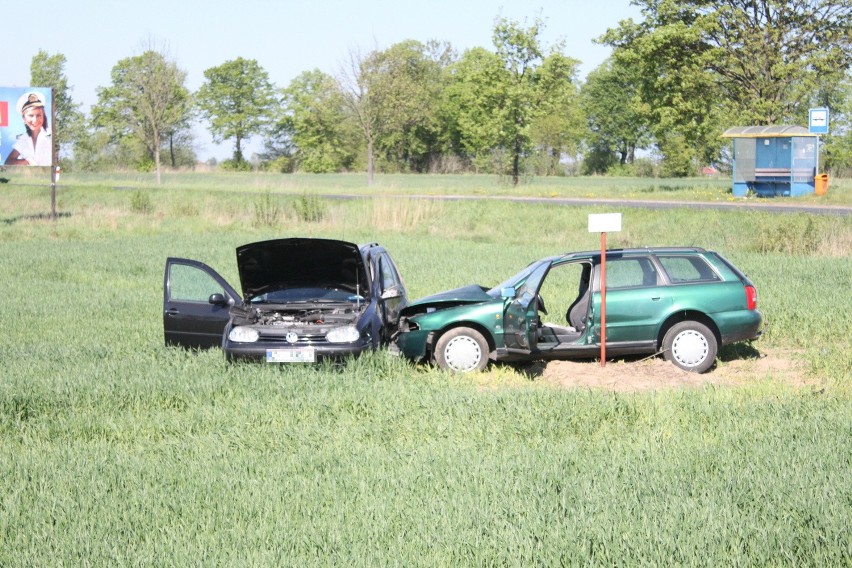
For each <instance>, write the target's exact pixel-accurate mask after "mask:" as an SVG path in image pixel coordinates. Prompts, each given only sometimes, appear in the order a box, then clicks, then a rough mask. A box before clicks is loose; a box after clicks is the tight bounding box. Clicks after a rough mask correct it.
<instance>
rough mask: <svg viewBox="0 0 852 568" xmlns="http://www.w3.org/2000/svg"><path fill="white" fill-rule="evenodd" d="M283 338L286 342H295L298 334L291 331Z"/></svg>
mask: <svg viewBox="0 0 852 568" xmlns="http://www.w3.org/2000/svg"><path fill="white" fill-rule="evenodd" d="M284 339H285V340H286V341H287V343H296V342H297V341H299V336H298V335H296V334H295V333H293V332H292V331H291V332H289V333H287V335H285V336H284Z"/></svg>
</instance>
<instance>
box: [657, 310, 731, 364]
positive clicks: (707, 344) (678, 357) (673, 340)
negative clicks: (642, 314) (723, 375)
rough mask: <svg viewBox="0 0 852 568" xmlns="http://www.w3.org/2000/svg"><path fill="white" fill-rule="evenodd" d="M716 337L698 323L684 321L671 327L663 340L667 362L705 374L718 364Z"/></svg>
mask: <svg viewBox="0 0 852 568" xmlns="http://www.w3.org/2000/svg"><path fill="white" fill-rule="evenodd" d="M717 348H718V346H717V344H716V336H715V335H713V332H712V331H710V329H709V328H708V327H707V326H706V325H704V324H701V323H698V322H697V321H682V322H680V323H677V324H675V325H673V326H672V327H671V329H669V330H668V331H667V332H666V336H665V337H664V338H663V352H664V353H665V357H666V359H667V360H669V361H671V362H672V363H674V364H675V365H676V366H678V367H680V368H681V369H683V370H684V371H692V372H694V373H703V372H704V371H706V370H707V369H709V368H710V367H712V366H713V363H715V362H716V350H717Z"/></svg>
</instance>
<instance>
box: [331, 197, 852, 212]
mask: <svg viewBox="0 0 852 568" xmlns="http://www.w3.org/2000/svg"><path fill="white" fill-rule="evenodd" d="M324 197H328V198H332V199H360V198H364V197H384V198H390V197H396V198H405V199H436V200H444V201H463V200H476V199H491V200H503V201H519V202H522V203H548V204H551V205H564V206H570V207H577V206H588V205H601V206H606V207H637V208H644V209H728V210H739V211H742V210H751V211H767V212H770V213H810V214H812V215H839V216H847V215H850V214H852V207H846V206H842V205H803V204H798V203H780V202H778V201H776V199H783V198H776V199H760V200H755V201H730V202H723V201H720V202H693V201H689V202H686V201H643V200H633V199H581V198H572V197H513V196H511V195H489V196H486V195H398V194H388V195H375V194H371V195H354V194H326V195H325V196H324Z"/></svg>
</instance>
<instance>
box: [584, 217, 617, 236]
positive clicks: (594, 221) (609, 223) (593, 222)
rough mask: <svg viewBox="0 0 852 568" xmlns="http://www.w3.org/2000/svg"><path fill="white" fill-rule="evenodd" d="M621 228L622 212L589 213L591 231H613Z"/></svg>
mask: <svg viewBox="0 0 852 568" xmlns="http://www.w3.org/2000/svg"><path fill="white" fill-rule="evenodd" d="M620 230H621V213H597V214H595V213H592V214H589V232H590V233H613V232H616V233H617V232H618V231H620Z"/></svg>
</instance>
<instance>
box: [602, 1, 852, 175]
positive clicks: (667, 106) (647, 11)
mask: <svg viewBox="0 0 852 568" xmlns="http://www.w3.org/2000/svg"><path fill="white" fill-rule="evenodd" d="M635 3H636V4H637V5H638V6H640V8H641V10H642V16H643V18H644V20H643V21H641V22H639V23H635V22H633V21H632V20H625V21H622V22H621V23H620V24H619V26H618V27H617V28H615V29H611V30H608V31H607V33H606V34H605V35H604V36H603V37H602V38H601V41H603V42H604V43H606V44H608V45H610V46H612V47H614V48H615V51H614V57H615V58H616V59H618V60H620V62H621V63H622V64H623V65H624V66H627V67H635V68H636V69H637V70H638V72H639V74H640V76H641V77H642V82H641V95H642V100H643V102H645V103H646V104H647V105H648V106H649V108H651V109H652V116H653V121H654V131H655V132H654V133H655V136H656V138H657V140H658V143H659V145H660V146H661V149H662V150H663V152H664V154H666V153H667V152H668V153H670V154H671V155H675V154H677V155H681V156H682V155H683V152H684V151H685V150H686V149H688V148H692V149H693V152H694V153H695V156H696V157H697V158H698V159H702V160H707V159H711V158H712V157H713V155H715V154H717V153H718V150H719V147H720V143H719V138H718V134H719V133H720V132H721V131H722V130H723V129H724V127H726V126H732V125H736V124H739V125H749V124H754V125H770V124H779V123H784V122H786V121H788V120H792V119H794V118H795V117H797V116H800V113H801V105H802V104H805V103H806V101H808V100H809V99H810V98H811V97H812V96H813V94H814V93H815V91H817V90H818V89H819V87H820V86H821V85H826V84H831V83H833V82H836V81H838V80H839V79H840V78H841V77H842V76H843V74H844V73H845V72H846V70H847V69H848V68H849V66H850V62H852V5H850V3H849V1H848V0H636V2H635ZM667 146H668V150H667ZM669 150H670V152H669Z"/></svg>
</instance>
